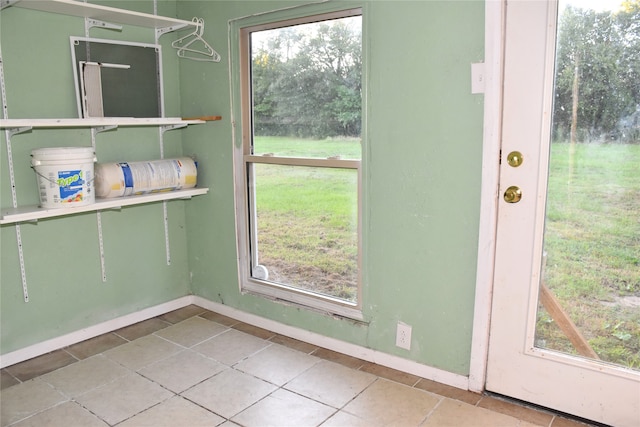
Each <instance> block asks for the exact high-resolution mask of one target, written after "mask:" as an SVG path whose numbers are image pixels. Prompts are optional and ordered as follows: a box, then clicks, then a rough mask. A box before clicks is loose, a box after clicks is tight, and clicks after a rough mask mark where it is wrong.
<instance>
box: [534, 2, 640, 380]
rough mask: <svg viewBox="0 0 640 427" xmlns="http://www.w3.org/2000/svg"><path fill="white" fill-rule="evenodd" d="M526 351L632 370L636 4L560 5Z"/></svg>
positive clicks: (638, 294) (635, 340) (638, 281)
mask: <svg viewBox="0 0 640 427" xmlns="http://www.w3.org/2000/svg"><path fill="white" fill-rule="evenodd" d="M558 26H559V28H558V37H557V54H556V55H557V58H556V83H555V97H554V118H553V129H552V143H551V152H550V165H549V185H548V195H547V212H546V225H545V235H544V253H543V266H542V275H541V277H542V283H541V292H540V304H539V309H538V317H537V327H536V346H537V347H540V348H546V349H550V350H557V351H561V352H566V353H570V354H575V355H581V356H585V357H590V358H598V359H601V360H603V361H606V362H610V363H614V364H618V365H623V366H626V367H630V368H633V369H640V2H638V1H635V0H632V1H625V2H620V1H618V2H612V1H605V0H601V1H600V2H597V1H589V2H585V1H580V2H578V1H575V2H573V3H570V2H562V1H561V2H560V11H559V24H558Z"/></svg>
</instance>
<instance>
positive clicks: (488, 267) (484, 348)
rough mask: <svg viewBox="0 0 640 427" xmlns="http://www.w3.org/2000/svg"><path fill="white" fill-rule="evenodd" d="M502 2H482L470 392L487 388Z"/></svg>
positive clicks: (495, 223) (497, 171) (499, 133)
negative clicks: (479, 174) (481, 109)
mask: <svg viewBox="0 0 640 427" xmlns="http://www.w3.org/2000/svg"><path fill="white" fill-rule="evenodd" d="M506 1H507V0H485V24H484V25H485V30H484V31H485V34H484V46H485V47H484V49H485V53H484V55H485V56H484V58H485V61H484V76H483V77H484V78H483V80H484V119H483V120H484V121H483V123H484V125H483V126H484V127H483V138H482V139H483V143H482V147H483V148H482V178H481V179H482V181H481V188H480V192H481V194H480V221H479V224H478V227H479V234H478V259H477V267H476V291H475V305H474V313H473V333H472V337H471V359H470V365H469V390H471V391H475V392H482V391H484V390H485V383H486V374H487V361H488V352H489V333H490V329H489V328H490V324H491V301H492V298H493V273H494V265H495V252H496V232H497V226H498V188H499V175H500V147H501V140H502V96H503V91H502V83H503V76H504V72H503V71H504V47H505V31H506V26H505V25H506V22H505V16H506Z"/></svg>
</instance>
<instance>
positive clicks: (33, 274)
mask: <svg viewBox="0 0 640 427" xmlns="http://www.w3.org/2000/svg"><path fill="white" fill-rule="evenodd" d="M105 3H106V4H108V5H110V6H120V7H125V6H126V7H127V8H133V9H135V10H140V11H143V12H148V13H150V12H152V3H151V2H150V1H122V2H117V3H114V2H105ZM330 4H336V5H338V6H341V5H344V6H345V7H354V6H360V5H362V6H363V7H364V25H365V28H366V30H365V31H366V34H365V37H366V40H365V45H366V55H367V57H368V62H367V70H366V74H367V81H366V99H367V105H366V113H367V114H366V115H367V128H366V134H367V139H366V140H365V141H364V144H363V145H364V153H363V171H364V173H363V189H364V191H363V244H364V247H363V255H364V257H363V277H364V283H363V294H364V295H363V314H364V317H365V322H354V321H350V320H346V319H338V318H334V317H330V316H325V315H321V314H318V313H315V312H311V311H308V310H306V309H302V308H298V307H295V306H291V305H284V304H279V303H274V302H271V301H268V300H265V299H263V298H259V297H256V296H251V295H242V294H241V293H240V291H239V284H238V278H237V250H236V237H235V216H234V194H233V188H234V187H233V142H232V127H231V122H230V118H229V117H230V115H229V113H230V81H229V68H228V66H229V63H228V58H229V56H228V45H227V42H228V21H229V20H231V19H236V18H239V17H243V16H247V15H251V14H255V13H261V12H264V11H270V10H274V9H278V8H282V7H290V6H293V5H295V3H294V2H291V1H280V2H273V1H183V0H178V2H177V5H176V3H175V2H173V1H168V2H165V1H161V2H159V13H160V14H164V15H168V16H173V15H176V14H177V16H178V17H180V18H183V19H188V20H190V19H191V18H192V17H193V16H198V17H202V18H204V20H205V23H206V25H205V38H206V40H208V41H209V42H210V44H211V45H213V47H214V48H215V49H216V50H217V51H218V52H219V53H220V54H221V55H222V61H221V62H220V63H204V62H196V61H189V60H178V59H177V57H176V56H175V54H174V52H173V50H172V48H171V47H170V43H171V40H173V39H175V37H177V36H179V35H183V34H184V33H179V34H178V35H176V34H168V35H165V36H163V37H162V39H161V41H162V44H163V50H164V52H163V53H164V67H163V73H164V79H165V106H166V115H167V116H178V115H182V116H196V115H214V114H220V115H222V116H223V120H222V121H221V122H211V123H208V124H205V125H199V126H191V127H189V128H187V129H184V130H177V131H171V132H168V133H166V134H165V150H166V152H165V155H166V156H167V157H169V156H174V155H181V154H185V155H190V154H196V155H197V156H198V161H199V184H200V186H207V187H210V192H209V194H207V195H206V196H199V197H195V198H193V199H192V200H190V201H187V202H182V201H172V202H169V203H168V205H169V216H170V222H169V223H170V240H171V254H172V263H171V265H170V266H167V265H166V262H165V249H164V232H163V224H162V207H161V205H160V204H153V205H146V206H135V207H130V208H125V209H122V210H121V211H108V212H105V213H104V214H103V215H102V222H103V231H104V245H105V253H106V266H107V276H108V280H107V282H106V283H103V282H102V280H101V277H100V260H99V252H98V237H97V231H96V215H95V214H81V215H74V216H70V217H66V218H60V219H47V220H41V221H38V222H37V223H36V224H24V225H22V227H21V229H22V238H23V245H24V254H25V264H26V274H27V280H28V285H29V293H30V299H31V301H30V302H29V303H24V302H23V300H22V288H21V282H20V270H19V262H18V255H17V247H16V237H15V226H13V225H5V226H2V227H1V228H0V239H1V242H0V250H1V262H2V265H1V267H2V268H1V273H0V274H1V275H0V280H1V283H2V286H1V288H0V298H1V314H0V320H1V322H2V324H1V327H0V330H1V341H0V352H1V353H3V354H4V353H7V352H10V351H14V350H17V349H20V348H23V347H26V346H29V345H32V344H35V343H37V342H40V341H42V340H46V339H49V338H54V337H57V336H60V335H63V334H65V333H68V332H72V331H76V330H79V329H81V328H84V327H88V326H91V325H94V324H97V323H99V322H102V321H106V320H109V319H112V318H114V317H117V316H121V315H124V314H128V313H132V312H135V311H137V310H141V309H144V308H147V307H150V306H153V305H156V304H159V303H162V302H166V301H170V300H173V299H175V298H178V297H180V296H184V295H187V294H189V293H194V294H196V295H200V296H202V297H204V298H207V299H209V300H212V301H216V302H219V303H222V304H226V305H228V306H230V307H234V308H237V309H239V310H243V311H246V312H249V313H252V314H257V315H260V316H264V317H265V318H268V319H273V320H276V321H279V322H282V323H285V324H288V325H294V326H297V327H301V328H305V329H308V330H310V331H313V332H316V333H319V334H322V335H325V336H328V337H332V338H336V339H340V340H344V341H348V342H351V343H355V344H358V345H361V346H364V347H368V348H372V349H375V350H379V351H381V352H385V353H388V354H393V355H398V356H401V357H405V358H407V359H410V360H414V361H417V362H420V363H424V364H426V365H430V366H434V367H437V368H441V369H444V370H447V371H451V372H454V373H458V374H462V375H467V374H468V372H469V357H470V347H471V330H472V318H473V301H474V286H475V270H476V258H477V254H476V252H477V237H478V220H479V211H480V178H481V176H480V174H481V151H482V113H483V111H482V102H483V99H482V96H481V95H472V94H471V83H470V80H471V79H470V67H471V65H470V64H471V63H472V62H480V61H482V58H483V56H484V53H483V38H484V4H483V2H481V1H468V2H465V1H407V2H402V1H371V2H346V1H336V2H331V3H330ZM323 7H325V6H323ZM0 31H1V33H0V37H1V39H0V40H1V47H2V55H3V61H4V69H5V70H4V71H5V79H6V82H7V98H8V104H9V117H10V118H28V117H74V116H75V115H76V107H75V93H74V90H73V80H72V77H71V71H70V68H71V65H70V63H71V59H70V48H69V39H68V37H69V36H70V35H74V36H83V35H84V25H83V20H82V19H81V18H73V17H68V16H61V15H54V14H47V13H42V12H36V11H28V10H22V9H18V8H15V7H10V8H8V9H5V10H3V11H2V13H0ZM91 36H92V37H98V38H108V39H128V40H132V41H138V42H147V43H149V42H152V41H153V33H152V31H151V30H147V29H140V28H129V27H127V28H125V29H124V30H123V31H122V32H121V33H119V32H113V31H108V30H104V29H93V30H91ZM97 138H98V144H97V154H98V159H99V161H102V162H106V161H116V160H143V159H150V158H157V157H159V148H158V143H157V130H156V129H155V128H148V129H147V128H137V129H119V130H117V131H110V132H105V133H101V134H99V135H98V137H97ZM67 145H86V146H88V145H90V132H89V131H88V130H86V129H68V130H58V131H50V130H34V131H32V132H30V133H26V134H22V135H16V136H14V138H13V144H12V151H13V158H14V163H15V165H16V181H17V187H18V201H19V203H20V204H35V203H37V191H36V188H35V177H34V176H33V171H31V169H30V168H29V153H30V151H31V149H33V148H37V147H48V146H67ZM1 153H2V159H0V174H1V175H0V177H1V182H0V195H1V205H2V207H3V208H4V207H9V206H11V195H10V187H9V181H8V170H7V158H6V157H7V150H6V148H5V140H4V133H3V136H2V149H1ZM399 320H400V321H403V322H405V323H408V324H410V325H412V327H413V342H412V349H411V351H405V350H402V349H398V348H396V347H395V345H394V343H395V327H396V323H397V321H399Z"/></svg>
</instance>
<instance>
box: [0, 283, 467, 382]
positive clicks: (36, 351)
mask: <svg viewBox="0 0 640 427" xmlns="http://www.w3.org/2000/svg"><path fill="white" fill-rule="evenodd" d="M190 304H195V305H198V306H200V307H202V308H206V309H208V310H211V311H214V312H216V313H219V314H222V315H224V316H228V317H231V318H233V319H236V320H238V321H241V322H245V323H248V324H250V325H253V326H258V327H260V328H264V329H268V330H270V331H273V332H276V333H278V334H281V335H285V336H288V337H291V338H295V339H298V340H300V341H304V342H308V343H310V344H313V345H317V346H319V347H323V348H327V349H329V350H333V351H336V352H338V353H342V354H346V355H349V356H352V357H357V358H359V359H362V360H366V361H368V362H372V363H376V364H378V365H382V366H386V367H388V368H393V369H397V370H399V371H402V372H407V373H409V374H413V375H417V376H419V377H422V378H426V379H428V380H432V381H436V382H439V383H442V384H447V385H450V386H453V387H456V388H460V389H463V390H468V389H469V378H467V377H465V376H463V375H459V374H454V373H451V372H448V371H444V370H442V369H437V368H434V367H431V366H427V365H423V364H421V363H418V362H414V361H412V360H407V359H403V358H401V357H398V356H393V355H390V354H386V353H382V352H380V351H377V350H372V349H369V348H365V347H361V346H359V345H355V344H351V343H348V342H345V341H340V340H337V339H335V338H330V337H326V336H324V335H320V334H317V333H315V332H310V331H307V330H305V329H301V328H297V327H294V326H289V325H285V324H283V323H280V322H276V321H275V320H269V319H265V318H263V317H260V316H257V315H255V314H250V313H245V312H243V311H240V310H238V309H235V308H232V307H229V306H226V305H222V304H219V303H216V302H213V301H209V300H207V299H205V298H202V297H199V296H194V295H188V296H185V297H182V298H178V299H175V300H173V301H169V302H166V303H163V304H159V305H156V306H153V307H149V308H146V309H144V310H140V311H137V312H135V313H131V314H127V315H125V316H121V317H118V318H116V319H113V320H108V321H106V322H102V323H99V324H97V325H94V326H90V327H88V328H84V329H81V330H78V331H75V332H71V333H69V334H66V335H62V336H60V337H56V338H52V339H50V340H46V341H43V342H40V343H38V344H34V345H31V346H29V347H25V348H22V349H20V350H16V351H13V352H11V353H7V354H3V355H1V356H0V368H5V367H7V366H11V365H14V364H16V363H19V362H23V361H25V360H28V359H32V358H34V357H37V356H41V355H43V354H46V353H49V352H51V351H54V350H58V349H61V348H64V347H67V346H70V345H73V344H77V343H79V342H81V341H84V340H87V339H90V338H94V337H97V336H98V335H102V334H106V333H109V332H112V331H115V330H117V329H120V328H124V327H126V326H130V325H133V324H134V323H138V322H141V321H143V320H147V319H151V318H152V317H156V316H160V315H162V314H165V313H168V312H170V311H173V310H177V309H179V308H182V307H186V306H188V305H190Z"/></svg>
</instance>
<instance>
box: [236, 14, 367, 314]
mask: <svg viewBox="0 0 640 427" xmlns="http://www.w3.org/2000/svg"><path fill="white" fill-rule="evenodd" d="M239 45H240V81H241V83H240V105H241V118H242V146H241V149H240V150H238V151H237V159H236V166H237V167H236V184H237V187H236V188H237V194H236V197H237V211H238V214H239V220H238V227H239V230H238V236H239V252H240V253H239V255H240V256H239V259H240V266H239V270H240V282H241V286H242V289H243V291H249V292H255V293H259V294H262V295H267V296H270V297H274V298H278V299H282V300H287V301H291V302H295V303H299V304H303V305H306V306H310V307H314V308H318V309H322V310H326V311H330V312H333V313H337V314H342V315H347V316H351V317H358V318H359V317H360V316H361V315H360V310H359V307H360V300H361V293H360V196H359V194H360V176H361V173H360V159H361V152H362V148H361V141H362V137H361V130H362V86H361V82H362V17H361V10H360V9H355V10H354V9H352V10H348V11H341V12H332V13H329V14H323V15H315V16H311V17H306V18H297V19H295V20H288V21H279V22H272V23H267V24H260V25H255V26H249V27H244V28H240V43H239Z"/></svg>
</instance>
